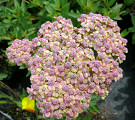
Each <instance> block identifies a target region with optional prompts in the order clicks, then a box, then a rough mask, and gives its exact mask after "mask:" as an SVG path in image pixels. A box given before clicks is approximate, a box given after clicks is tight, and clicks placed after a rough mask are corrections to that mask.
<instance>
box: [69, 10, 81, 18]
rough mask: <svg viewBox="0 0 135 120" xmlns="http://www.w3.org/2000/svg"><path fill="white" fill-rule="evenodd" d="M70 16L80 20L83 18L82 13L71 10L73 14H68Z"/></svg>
mask: <svg viewBox="0 0 135 120" xmlns="http://www.w3.org/2000/svg"><path fill="white" fill-rule="evenodd" d="M68 15H69V16H71V17H73V18H79V17H80V16H81V13H80V12H79V11H78V10H77V12H76V13H75V12H74V11H73V10H71V12H70V13H68Z"/></svg>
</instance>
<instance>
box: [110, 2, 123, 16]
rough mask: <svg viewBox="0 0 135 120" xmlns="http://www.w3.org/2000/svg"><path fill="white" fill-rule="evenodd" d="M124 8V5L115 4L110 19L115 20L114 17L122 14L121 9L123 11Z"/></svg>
mask: <svg viewBox="0 0 135 120" xmlns="http://www.w3.org/2000/svg"><path fill="white" fill-rule="evenodd" d="M122 6H123V4H117V3H116V4H115V6H114V7H112V8H111V9H110V10H111V12H112V13H111V14H110V17H111V18H114V17H116V16H118V15H119V13H120V9H121V7H122Z"/></svg>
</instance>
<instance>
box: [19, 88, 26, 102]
mask: <svg viewBox="0 0 135 120" xmlns="http://www.w3.org/2000/svg"><path fill="white" fill-rule="evenodd" d="M27 96H28V94H27V93H26V91H25V89H24V88H23V92H22V94H20V98H21V100H22V99H23V98H25V97H27Z"/></svg>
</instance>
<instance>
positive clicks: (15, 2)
mask: <svg viewBox="0 0 135 120" xmlns="http://www.w3.org/2000/svg"><path fill="white" fill-rule="evenodd" d="M14 5H15V9H16V10H18V9H19V8H20V5H19V2H18V0H14Z"/></svg>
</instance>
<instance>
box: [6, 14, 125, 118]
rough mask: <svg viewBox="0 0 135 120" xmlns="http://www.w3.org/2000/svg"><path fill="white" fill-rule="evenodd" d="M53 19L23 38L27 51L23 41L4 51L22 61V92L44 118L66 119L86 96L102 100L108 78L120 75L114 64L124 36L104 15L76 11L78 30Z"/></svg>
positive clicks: (118, 59)
mask: <svg viewBox="0 0 135 120" xmlns="http://www.w3.org/2000/svg"><path fill="white" fill-rule="evenodd" d="M56 19H57V21H55V22H53V23H51V22H46V23H44V24H43V25H42V26H41V28H40V29H39V33H38V37H36V38H33V39H32V42H30V41H27V43H28V44H26V45H25V46H27V50H25V51H24V49H23V47H24V42H23V41H25V40H26V39H24V40H22V41H20V40H15V41H14V42H13V44H12V46H10V47H9V48H8V49H7V55H8V57H9V58H10V60H11V62H16V63H17V64H18V65H21V64H22V63H26V64H28V66H29V68H28V70H30V71H31V77H30V80H31V84H32V85H31V88H28V89H27V91H28V93H29V97H30V99H35V100H36V101H37V106H38V108H39V109H40V111H41V113H43V116H44V118H46V117H56V118H58V119H61V118H62V116H63V115H66V116H67V119H72V118H76V117H77V116H78V114H79V113H82V112H83V110H84V109H86V108H87V107H89V103H90V96H91V94H93V93H95V94H96V95H99V96H102V98H105V97H106V96H107V95H108V92H109V89H110V85H111V82H112V80H115V81H117V80H119V79H120V78H121V77H122V69H121V68H120V67H119V63H122V62H123V60H125V57H126V56H125V55H124V53H127V48H126V47H125V46H126V43H127V40H126V39H124V38H122V37H121V36H120V28H119V27H118V25H117V23H116V22H114V21H113V20H112V19H110V18H109V17H107V16H101V15H99V14H93V13H90V14H89V15H85V14H82V15H81V18H78V21H81V27H80V28H77V27H74V26H73V24H72V22H71V20H69V19H65V18H63V17H61V16H59V17H56ZM17 41H18V42H17ZM16 46H17V47H16ZM17 51H20V53H18V52H17ZM31 54H34V55H33V56H32V55H31ZM26 55H27V56H29V57H30V58H29V59H27V60H26V59H25V56H26ZM26 58H27V57H26ZM16 59H19V60H20V61H19V62H18V61H16ZM118 62H119V63H118Z"/></svg>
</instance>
